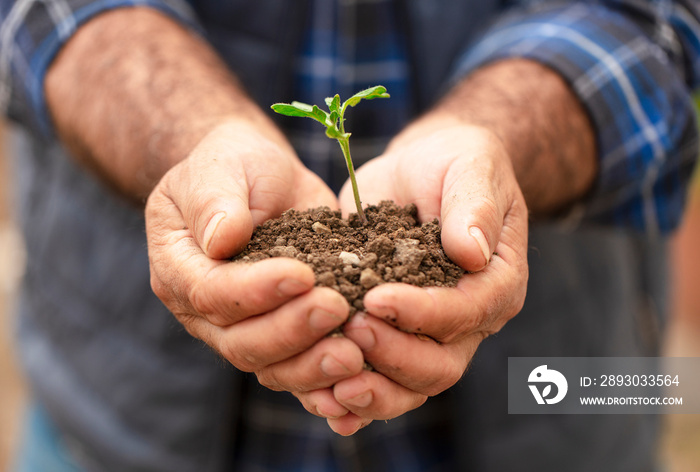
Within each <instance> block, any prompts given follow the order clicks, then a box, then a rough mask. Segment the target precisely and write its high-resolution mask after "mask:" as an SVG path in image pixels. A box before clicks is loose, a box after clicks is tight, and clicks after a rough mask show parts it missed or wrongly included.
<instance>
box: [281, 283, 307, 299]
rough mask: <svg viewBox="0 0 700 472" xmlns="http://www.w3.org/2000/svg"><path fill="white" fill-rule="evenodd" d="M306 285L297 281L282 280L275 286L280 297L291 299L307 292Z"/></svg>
mask: <svg viewBox="0 0 700 472" xmlns="http://www.w3.org/2000/svg"><path fill="white" fill-rule="evenodd" d="M310 288H311V287H309V286H308V285H307V284H305V283H303V282H301V281H299V280H297V279H284V280H282V281H281V282H280V283H279V284H278V285H277V291H278V292H279V294H280V295H283V296H286V297H292V296H294V295H299V294H300V293H304V292H306V291H307V290H309V289H310Z"/></svg>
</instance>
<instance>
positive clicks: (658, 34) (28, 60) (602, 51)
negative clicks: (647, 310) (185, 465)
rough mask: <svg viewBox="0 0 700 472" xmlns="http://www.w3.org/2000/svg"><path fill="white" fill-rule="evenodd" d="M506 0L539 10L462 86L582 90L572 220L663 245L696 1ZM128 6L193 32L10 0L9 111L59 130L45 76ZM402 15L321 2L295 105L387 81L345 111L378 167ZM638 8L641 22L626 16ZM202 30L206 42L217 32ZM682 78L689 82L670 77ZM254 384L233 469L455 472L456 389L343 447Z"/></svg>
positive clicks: (301, 145)
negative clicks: (80, 32)
mask: <svg viewBox="0 0 700 472" xmlns="http://www.w3.org/2000/svg"><path fill="white" fill-rule="evenodd" d="M192 3H193V4H194V6H195V8H196V7H197V5H196V3H195V2H192ZM204 3H206V2H204ZM510 3H523V4H528V5H527V8H525V9H523V10H518V11H514V12H513V13H512V14H511V15H508V16H504V17H503V19H502V21H500V22H499V23H497V24H496V25H494V26H493V27H491V28H490V29H489V30H488V31H487V32H486V33H485V34H484V35H483V36H482V37H481V38H480V41H479V42H478V43H477V44H475V45H473V47H471V48H469V49H468V50H467V51H466V53H465V54H464V55H463V56H462V57H461V59H460V60H459V61H458V64H457V67H456V69H455V73H454V76H453V80H458V78H459V77H462V76H464V75H465V74H467V73H469V71H471V70H473V69H474V68H476V67H479V66H480V65H482V64H484V63H487V62H489V61H493V60H497V59H499V58H503V57H513V56H515V57H528V58H532V59H535V60H538V61H540V62H542V63H545V64H547V65H548V66H550V67H552V68H553V69H555V70H557V71H558V72H559V73H561V74H562V75H563V76H564V77H565V78H566V79H567V81H568V82H569V83H570V84H572V86H573V89H574V90H575V92H576V93H577V94H578V96H579V98H580V99H581V101H582V103H583V104H584V106H585V107H586V109H587V110H588V112H589V114H590V116H591V119H592V121H593V123H594V125H595V127H596V129H597V130H598V149H599V158H600V170H601V171H600V175H599V177H598V180H597V183H596V186H595V188H594V190H593V191H592V192H591V194H590V195H589V196H588V197H587V199H586V200H585V201H584V202H582V203H581V205H580V206H579V207H578V208H577V209H575V211H574V213H573V214H572V215H571V217H572V218H577V219H583V220H584V221H593V222H602V223H606V224H617V225H621V226H628V227H633V228H637V229H645V230H647V231H649V232H652V233H655V232H659V231H667V230H669V229H671V228H673V227H674V226H675V225H676V224H677V223H678V221H679V219H680V215H681V212H682V208H683V197H684V193H685V188H686V184H687V181H688V179H689V176H690V169H691V166H692V164H693V162H694V159H695V157H696V155H697V131H696V123H695V117H694V112H693V108H692V104H691V100H690V93H689V90H691V89H693V88H696V87H698V86H700V24H699V23H698V21H699V19H700V7H698V6H697V4H696V3H691V2H690V1H688V2H683V1H678V2H671V1H657V2H644V1H634V0H630V1H624V0H618V1H608V2H588V3H577V4H575V5H573V6H571V5H564V6H560V7H556V8H554V9H552V8H548V7H547V8H542V6H541V4H542V3H543V2H510ZM132 4H137V5H148V6H152V7H154V8H158V9H160V10H162V11H164V12H166V13H167V14H169V15H171V16H172V17H174V18H177V19H179V20H180V21H183V22H185V23H186V24H190V25H196V24H197V20H196V17H195V14H194V13H193V12H192V11H191V10H190V9H189V8H188V6H187V5H186V4H184V3H181V2H179V1H177V0H143V1H130V0H104V1H99V2H97V1H87V0H56V1H38V0H37V1H31V0H18V1H16V2H9V1H5V0H3V1H2V2H0V13H2V19H3V23H2V28H1V29H0V41H1V42H0V106H2V107H3V108H4V109H5V110H6V111H7V114H8V115H9V116H10V117H12V118H13V119H15V120H16V121H19V122H21V123H23V124H24V125H25V126H27V127H29V128H31V129H33V130H35V132H36V133H37V135H38V134H41V133H44V134H46V133H47V132H49V133H50V125H49V120H48V118H47V112H46V109H45V103H44V97H43V78H44V74H45V71H46V69H47V67H48V65H49V63H50V61H51V59H52V58H53V57H54V56H55V54H56V52H57V51H58V49H59V48H60V46H61V45H62V44H63V43H64V42H65V41H66V40H67V39H68V38H69V37H70V35H71V34H72V33H73V32H74V31H75V29H76V28H77V27H78V25H79V24H80V23H82V22H84V21H86V20H88V19H89V18H91V17H92V16H94V15H95V14H97V13H99V12H100V11H102V10H104V9H107V8H114V7H118V6H123V5H132ZM397 4H398V2H395V1H391V0H374V1H361V0H345V1H342V2H331V1H324V0H314V1H311V2H310V6H311V8H309V22H308V25H309V27H308V28H307V30H306V34H305V36H304V38H303V41H302V47H301V50H300V51H299V57H298V67H297V71H296V77H294V98H296V99H298V100H301V101H305V102H307V103H323V102H322V101H323V98H324V97H326V96H328V95H331V94H333V93H336V92H337V93H340V95H341V97H343V98H346V97H348V96H349V95H351V94H352V93H353V92H355V91H357V90H359V89H361V88H364V87H367V86H370V85H375V84H378V83H381V84H383V85H386V86H387V88H388V89H389V91H390V93H391V95H392V99H391V100H374V101H371V102H367V103H363V104H362V106H360V107H357V108H356V109H353V110H352V112H351V113H350V114H349V115H350V116H349V117H348V129H349V130H351V131H352V132H353V155H354V159H355V160H356V164H358V165H359V164H361V163H362V162H364V161H366V160H367V159H369V158H371V157H373V156H376V155H378V154H379V153H380V152H381V150H382V149H383V147H384V146H385V144H386V142H387V140H388V139H389V138H390V137H391V136H392V135H394V134H395V133H396V132H397V131H398V130H400V129H401V127H402V126H404V125H405V124H406V123H407V121H408V120H409V119H410V118H411V117H412V116H413V115H414V113H415V108H416V106H415V104H414V103H413V101H412V100H413V99H412V97H411V87H412V84H411V81H410V80H411V79H410V74H409V65H408V51H407V50H406V46H405V44H406V42H405V35H406V34H407V32H406V31H404V30H403V29H402V23H401V22H400V21H399V17H398V15H397ZM603 4H606V5H603ZM631 11H633V12H635V13H636V14H635V16H634V18H635V21H637V22H636V23H635V22H633V21H632V16H631V15H628V16H624V15H623V13H625V12H627V13H629V12H631ZM194 27H201V28H202V29H203V30H204V31H206V28H207V25H206V24H204V25H200V26H194ZM650 38H653V41H652V40H651V39H650ZM673 69H675V70H677V71H678V73H677V74H674V73H670V71H671V70H673ZM290 79H291V78H290ZM378 111H381V113H378ZM380 115H381V116H382V119H381V120H379V119H377V117H378V116H380ZM285 126H287V127H288V131H289V132H290V136H291V139H292V141H293V144H294V145H295V147H296V149H297V150H298V152H299V155H300V156H301V157H302V159H303V160H304V162H305V163H306V164H307V165H308V166H309V167H310V168H311V169H312V170H314V171H315V172H317V173H318V174H319V175H321V176H322V177H323V178H324V179H325V180H326V181H328V182H329V183H331V184H332V185H333V186H334V187H335V188H336V189H337V188H338V187H339V184H340V183H342V181H343V180H344V179H345V175H346V170H345V167H344V162H343V160H342V159H341V158H340V157H339V155H338V154H339V149H337V145H335V144H334V143H333V142H332V141H330V140H328V139H327V138H326V137H325V136H324V135H323V132H322V130H320V129H319V128H318V125H317V124H316V123H313V122H312V121H311V120H287V122H285ZM247 379H248V380H249V381H248V382H246V387H245V397H244V398H245V401H244V402H242V407H241V409H242V420H241V428H242V429H241V431H242V432H243V433H242V434H241V435H240V436H239V439H238V442H237V444H235V445H233V446H232V451H233V456H234V458H233V459H232V461H233V463H234V464H235V470H242V471H248V470H250V471H257V470H289V471H293V470H300V471H301V470H303V471H316V470H318V471H326V470H338V471H355V470H401V471H412V470H416V471H418V470H420V471H426V470H455V469H456V467H455V465H454V464H453V463H452V460H453V452H454V450H453V448H452V442H451V436H450V425H449V419H450V414H449V412H450V411H452V410H451V408H450V405H451V403H450V402H451V395H450V394H449V392H448V393H447V394H444V395H442V396H439V397H436V398H434V399H431V401H429V402H428V403H427V404H426V405H425V406H423V407H421V408H420V409H418V410H417V411H415V412H411V413H409V414H407V415H404V416H402V417H400V418H397V419H395V420H392V421H390V422H388V423H387V424H384V423H383V422H375V423H374V424H372V425H370V426H369V427H368V428H366V429H364V430H362V431H360V432H359V433H358V434H357V435H355V436H353V437H351V438H341V437H339V436H337V435H335V434H334V433H331V432H330V430H329V428H328V427H327V425H326V423H325V421H324V420H322V419H319V418H315V417H313V416H311V415H309V414H308V413H306V412H305V411H304V410H303V409H302V408H301V407H300V406H299V405H298V402H297V401H296V399H294V398H292V397H291V396H290V395H288V394H280V393H275V392H271V391H269V390H267V389H264V388H261V387H260V386H259V385H257V382H256V381H255V379H254V378H253V377H247Z"/></svg>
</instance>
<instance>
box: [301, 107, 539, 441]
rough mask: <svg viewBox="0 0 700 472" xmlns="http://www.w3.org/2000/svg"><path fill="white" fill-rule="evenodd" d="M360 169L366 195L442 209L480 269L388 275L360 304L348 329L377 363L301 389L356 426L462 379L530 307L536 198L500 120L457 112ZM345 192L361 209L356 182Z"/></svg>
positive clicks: (452, 252) (464, 261) (448, 245)
mask: <svg viewBox="0 0 700 472" xmlns="http://www.w3.org/2000/svg"><path fill="white" fill-rule="evenodd" d="M357 180H358V185H359V189H360V195H361V197H362V198H363V201H364V202H370V203H378V202H379V201H380V200H387V199H390V200H394V201H395V202H396V203H397V204H399V205H405V204H408V203H415V204H416V206H417V207H418V217H419V219H420V220H421V221H430V220H432V219H433V218H439V220H440V222H441V225H442V243H443V247H444V250H445V252H446V254H447V255H448V257H450V259H452V261H454V262H455V263H457V264H459V265H460V266H461V267H463V268H464V269H466V270H468V271H469V272H471V273H469V274H465V275H464V276H463V277H462V279H461V280H460V281H459V283H458V285H457V286H456V287H455V288H439V287H428V288H419V287H414V286H410V285H406V284H384V285H380V286H377V287H375V288H374V289H372V290H371V291H370V292H368V293H367V295H366V296H365V299H364V305H365V308H366V311H367V313H358V314H357V315H355V316H354V317H353V319H352V320H351V321H350V322H349V323H348V324H347V325H346V328H345V335H346V336H347V337H348V338H350V339H351V340H353V341H354V342H355V343H356V344H357V345H358V346H359V347H360V348H361V349H362V351H363V354H364V357H365V359H366V361H367V362H369V363H370V364H371V365H372V366H373V367H374V368H375V369H376V371H375V372H370V371H363V372H362V373H360V374H358V375H356V376H354V377H351V378H348V379H345V380H341V381H340V382H338V383H336V384H335V386H334V387H333V388H332V390H331V389H322V390H317V391H314V392H308V393H306V394H304V395H303V396H302V397H303V398H300V400H302V403H303V404H304V405H305V406H306V408H307V409H309V411H312V412H314V411H316V412H317V411H319V410H323V411H336V412H338V413H339V414H341V415H337V416H335V417H328V423H329V425H330V427H331V428H332V429H333V430H334V431H336V432H337V433H340V434H345V435H347V434H352V433H354V432H356V431H357V430H358V429H360V428H361V427H363V426H365V425H367V424H369V423H370V422H371V421H372V420H374V419H390V418H395V417H397V416H400V415H402V414H403V413H405V412H407V411H410V410H412V409H414V408H417V407H418V406H420V405H421V404H423V403H424V402H425V400H426V399H427V397H428V396H433V395H437V394H438V393H440V392H442V391H444V390H446V389H447V388H449V387H451V386H452V385H454V384H455V383H456V382H457V381H458V380H459V379H460V378H461V377H462V376H463V374H464V372H465V371H466V369H467V367H468V365H469V363H470V361H471V359H472V357H473V356H474V353H475V352H476V350H477V348H478V346H479V344H480V343H481V341H483V340H484V339H485V338H486V337H487V336H489V335H490V334H493V333H496V332H497V331H499V330H500V329H501V328H502V327H503V326H504V325H505V323H506V322H507V321H508V320H509V319H511V318H512V317H513V316H515V315H516V314H517V313H518V312H519V311H520V309H521V308H522V306H523V303H524V300H525V292H526V286H527V279H528V265H527V232H528V212H527V208H526V205H525V200H524V199H523V196H522V193H521V191H520V187H519V185H518V182H517V181H516V178H515V175H514V172H513V166H512V164H511V161H510V158H509V156H508V154H507V152H506V151H505V148H504V146H503V144H502V142H501V141H500V140H499V139H498V138H497V137H496V136H495V135H493V133H491V132H490V131H488V130H486V129H484V128H480V127H475V126H469V125H466V124H463V123H461V122H459V121H457V120H455V119H452V118H450V117H444V118H443V117H436V116H429V117H427V118H423V119H422V120H420V121H418V122H417V123H415V124H413V125H411V126H410V127H409V128H408V129H407V130H406V131H404V132H403V133H401V134H400V135H399V136H398V137H397V138H396V139H394V141H392V143H391V145H390V146H389V148H388V149H387V151H386V152H385V153H384V154H383V155H382V156H380V157H377V158H376V159H373V160H372V161H370V162H368V163H367V164H366V165H364V166H363V167H362V168H361V169H359V170H358V172H357ZM340 203H341V208H342V209H343V210H344V211H345V212H350V211H354V200H353V196H352V190H351V189H350V187H349V185H345V187H344V188H343V190H342V192H341V195H340ZM397 328H398V329H397ZM415 334H420V335H421V336H416V335H415ZM320 405H322V408H318V407H319V406H320ZM345 411H347V413H346V414H342V413H344V412H345Z"/></svg>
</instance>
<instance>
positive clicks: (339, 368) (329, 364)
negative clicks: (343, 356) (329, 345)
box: [321, 354, 350, 377]
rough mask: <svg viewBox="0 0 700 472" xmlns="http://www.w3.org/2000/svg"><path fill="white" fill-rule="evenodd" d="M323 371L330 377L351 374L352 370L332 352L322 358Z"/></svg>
mask: <svg viewBox="0 0 700 472" xmlns="http://www.w3.org/2000/svg"><path fill="white" fill-rule="evenodd" d="M321 372H323V373H324V374H325V375H327V376H328V377H339V376H341V375H347V374H349V373H350V370H349V369H348V368H347V367H345V366H344V365H343V364H341V363H340V362H339V361H338V359H336V358H335V357H333V356H331V355H330V354H326V355H325V356H323V359H321Z"/></svg>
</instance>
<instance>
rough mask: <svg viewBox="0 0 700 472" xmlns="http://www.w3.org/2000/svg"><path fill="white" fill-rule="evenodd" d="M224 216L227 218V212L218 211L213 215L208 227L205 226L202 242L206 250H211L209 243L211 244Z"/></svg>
mask: <svg viewBox="0 0 700 472" xmlns="http://www.w3.org/2000/svg"><path fill="white" fill-rule="evenodd" d="M224 218H226V212H225V211H220V212H218V213H214V216H212V217H211V218H210V219H209V223H207V227H206V228H204V235H202V244H203V249H204V252H208V251H209V245H210V244H211V241H212V239H214V234H216V228H218V227H219V223H221V221H222V220H223V219H224Z"/></svg>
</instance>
